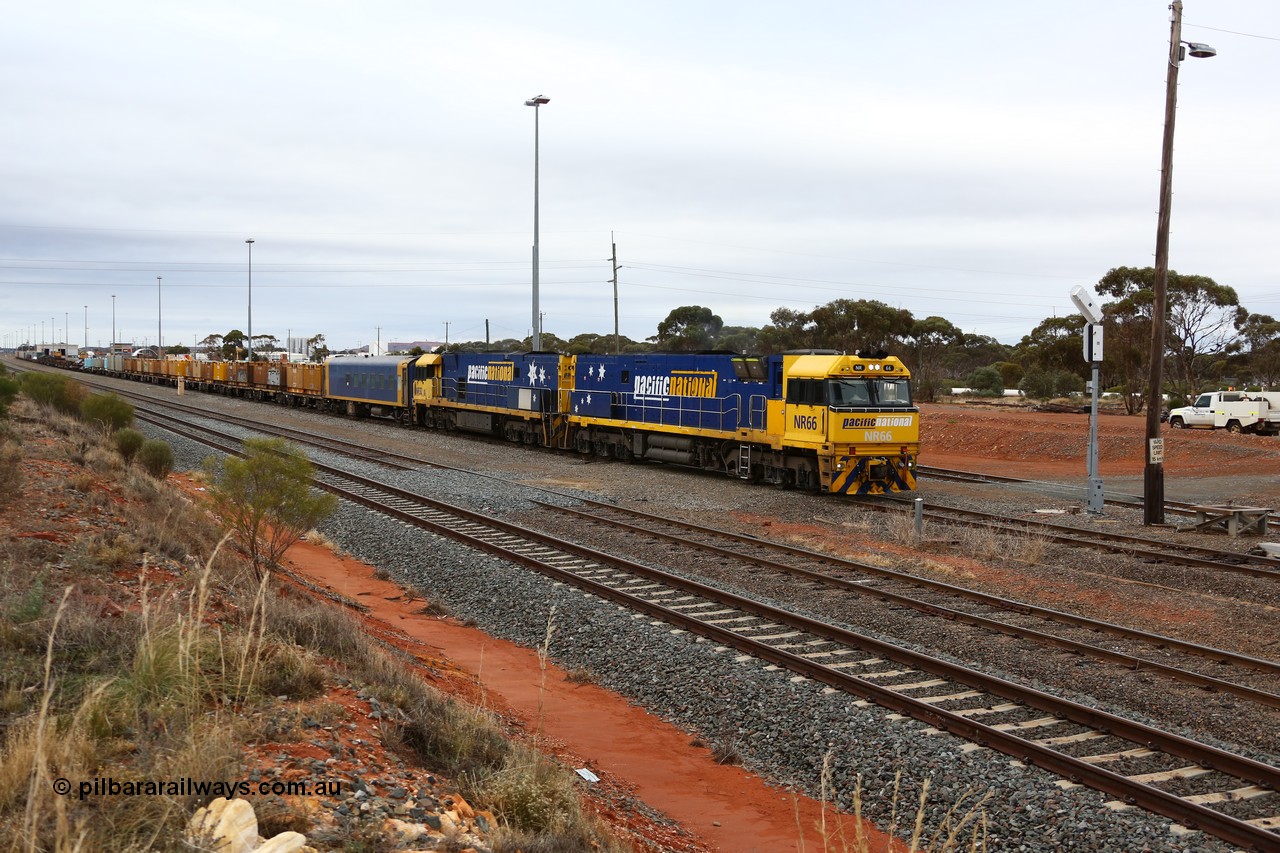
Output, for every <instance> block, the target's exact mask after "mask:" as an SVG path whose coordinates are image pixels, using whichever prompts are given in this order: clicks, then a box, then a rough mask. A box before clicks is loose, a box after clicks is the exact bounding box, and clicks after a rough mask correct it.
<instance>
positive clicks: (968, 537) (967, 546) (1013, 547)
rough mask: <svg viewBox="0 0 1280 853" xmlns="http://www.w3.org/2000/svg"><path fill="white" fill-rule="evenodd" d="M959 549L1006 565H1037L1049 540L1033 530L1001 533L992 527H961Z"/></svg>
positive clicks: (1047, 547)
mask: <svg viewBox="0 0 1280 853" xmlns="http://www.w3.org/2000/svg"><path fill="white" fill-rule="evenodd" d="M957 539H958V540H959V543H960V544H959V546H958V547H959V548H960V549H962V550H963V551H965V552H967V553H969V554H970V555H972V556H976V557H982V558H985V559H989V560H996V561H1000V562H1005V561H1009V560H1013V561H1017V562H1022V563H1031V564H1038V563H1040V561H1042V560H1043V559H1044V556H1045V554H1046V553H1047V551H1048V549H1049V546H1050V545H1051V544H1053V543H1052V540H1050V538H1049V537H1048V536H1046V535H1045V534H1043V533H1040V532H1038V531H1035V530H1026V531H1023V530H1007V529H1005V530H1000V529H996V528H992V527H962V528H960V529H959V530H958V531H957Z"/></svg>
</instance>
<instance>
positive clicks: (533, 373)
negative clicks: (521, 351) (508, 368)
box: [529, 366, 538, 385]
mask: <svg viewBox="0 0 1280 853" xmlns="http://www.w3.org/2000/svg"><path fill="white" fill-rule="evenodd" d="M537 383H538V368H537V367H536V366H534V367H531V368H529V384H530V385H536V384H537Z"/></svg>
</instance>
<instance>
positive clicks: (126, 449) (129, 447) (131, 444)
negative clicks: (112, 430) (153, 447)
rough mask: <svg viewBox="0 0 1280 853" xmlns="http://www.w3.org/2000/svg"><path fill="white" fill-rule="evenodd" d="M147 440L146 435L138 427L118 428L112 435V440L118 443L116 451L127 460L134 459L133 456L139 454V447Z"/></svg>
mask: <svg viewBox="0 0 1280 853" xmlns="http://www.w3.org/2000/svg"><path fill="white" fill-rule="evenodd" d="M146 440H147V437H146V436H145V435H143V434H142V433H140V432H138V431H137V430H136V429H130V428H128V427H125V428H124V429H121V430H116V434H115V435H114V436H112V441H113V442H115V445H116V452H118V453H119V454H120V455H121V456H123V457H124V461H125V462H132V461H133V457H134V456H137V455H138V450H139V448H141V447H142V443H143V442H144V441H146Z"/></svg>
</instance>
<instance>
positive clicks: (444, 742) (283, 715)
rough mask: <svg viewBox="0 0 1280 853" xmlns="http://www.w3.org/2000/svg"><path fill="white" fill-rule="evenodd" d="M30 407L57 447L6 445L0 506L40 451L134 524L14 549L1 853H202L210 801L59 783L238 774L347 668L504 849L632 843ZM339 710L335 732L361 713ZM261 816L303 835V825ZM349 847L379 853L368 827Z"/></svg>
mask: <svg viewBox="0 0 1280 853" xmlns="http://www.w3.org/2000/svg"><path fill="white" fill-rule="evenodd" d="M22 405H23V404H22V403H21V401H20V403H19V404H18V406H16V407H15V408H20V407H21V406H22ZM26 406H27V408H26V409H25V410H26V411H28V412H29V414H30V419H29V421H27V422H26V423H23V424H21V426H22V427H23V428H24V429H44V430H46V434H54V435H56V436H57V440H56V441H54V442H53V443H52V445H48V444H46V443H44V442H26V443H19V442H13V441H10V442H7V443H5V444H4V445H3V446H2V447H0V503H2V502H3V500H4V498H5V497H6V494H5V490H6V489H8V495H7V496H8V497H11V498H15V499H16V497H17V496H18V495H19V494H20V493H21V492H20V487H21V483H22V473H23V466H24V460H23V452H24V451H33V452H34V451H37V450H39V449H40V448H41V447H48V448H49V451H48V452H51V453H52V454H53V455H54V457H55V458H56V459H58V460H59V461H70V462H73V463H74V464H75V469H74V473H72V474H71V475H70V476H69V478H68V480H67V482H66V483H65V484H63V486H62V487H61V488H69V489H74V490H76V491H77V492H78V493H79V495H80V501H81V503H82V505H83V506H86V507H90V508H91V507H93V506H95V505H96V506H100V507H101V506H105V505H106V502H108V501H109V502H112V504H113V505H114V504H115V502H116V501H118V500H119V499H120V498H123V499H124V500H125V501H126V502H127V506H128V507H130V512H131V515H130V517H129V519H128V521H127V523H126V524H124V525H122V526H120V527H118V528H115V529H109V528H103V529H102V530H99V531H92V532H86V533H84V534H83V535H81V536H80V537H79V538H78V539H75V540H74V541H71V542H50V541H44V540H41V539H27V538H19V539H14V540H12V541H0V731H3V738H2V741H0V830H3V831H4V838H5V841H4V842H3V843H0V849H11V850H21V851H35V850H59V851H75V850H85V851H91V850H119V849H173V850H178V849H185V848H184V847H183V842H182V840H181V839H182V829H183V827H184V826H185V823H186V821H187V819H188V818H189V816H190V814H191V812H192V811H193V810H194V809H195V808H196V807H197V806H198V805H201V803H199V802H194V801H187V800H183V799H181V798H164V797H109V796H108V797H98V798H90V799H87V800H85V801H81V800H79V798H78V797H77V796H76V795H75V793H74V792H73V793H72V795H71V796H65V797H64V796H58V795H56V794H55V793H54V792H53V790H52V788H51V782H52V780H53V779H55V778H66V779H68V780H72V781H73V783H78V780H91V779H93V778H94V777H95V776H99V775H111V776H113V777H114V778H117V779H119V778H122V777H125V778H133V779H180V778H192V779H203V780H218V779H234V778H238V777H239V776H240V775H241V774H242V773H243V770H244V768H242V767H240V766H239V763H240V761H241V760H242V758H243V755H244V744H245V743H246V742H248V741H252V740H266V739H269V736H270V735H278V734H282V733H283V729H281V726H284V727H285V728H287V727H288V726H289V725H290V723H289V722H288V721H289V720H290V719H293V717H290V713H291V709H292V707H293V706H292V705H290V704H287V703H285V702H283V701H282V700H280V699H279V698H277V697H281V696H287V697H289V699H290V700H294V699H303V698H308V697H317V696H320V695H322V693H323V691H324V689H325V687H326V684H327V683H328V682H329V681H330V680H331V678H332V677H333V676H334V675H335V674H338V673H340V674H341V675H343V676H345V677H346V678H348V679H350V680H351V682H352V683H355V684H359V685H361V686H362V687H363V688H364V689H367V690H369V692H370V693H371V694H373V695H374V696H377V697H378V698H379V700H380V701H382V702H383V703H384V704H386V705H390V706H394V707H395V708H398V709H399V713H398V714H397V713H394V712H392V713H391V714H390V717H391V718H390V719H388V720H385V721H384V722H385V723H386V725H385V726H384V727H383V728H384V736H385V737H386V739H387V740H388V742H389V743H391V744H393V745H394V746H396V747H397V749H399V750H400V751H401V752H402V753H403V754H405V755H406V756H408V757H409V758H410V759H411V761H412V763H414V764H416V765H418V766H420V767H422V768H423V772H434V773H441V774H443V775H445V776H449V777H452V778H454V779H455V780H456V781H457V783H458V784H459V785H460V786H462V788H463V790H464V792H465V794H466V796H467V797H468V799H469V800H470V801H472V802H473V803H475V804H477V806H478V807H482V808H489V809H491V810H493V811H495V812H496V813H498V814H499V816H500V820H501V823H502V828H501V829H500V830H499V831H498V832H497V833H496V834H495V839H494V849H498V850H513V849H522V850H525V851H530V853H532V851H538V850H542V851H557V850H564V851H569V850H580V849H599V850H606V851H612V850H621V849H623V848H621V847H620V846H618V844H617V843H616V842H615V841H614V840H613V839H612V837H611V836H610V835H609V833H608V831H607V830H606V829H604V828H602V827H601V826H600V825H599V824H597V823H596V822H595V820H594V819H593V818H591V817H590V816H588V815H586V814H584V812H583V811H582V808H581V806H580V804H579V802H578V797H577V792H576V790H575V788H574V786H573V782H572V776H571V774H570V772H569V771H568V770H567V769H566V768H564V767H561V766H560V765H558V764H556V763H554V762H552V761H550V760H548V759H546V758H545V757H543V756H541V755H540V754H538V753H536V752H534V751H533V750H531V749H528V748H526V747H523V746H520V745H518V744H517V743H515V742H513V741H511V740H510V739H509V738H508V735H507V733H506V731H505V730H504V729H503V727H502V725H501V723H500V721H499V720H498V719H497V718H495V717H493V716H492V715H490V714H488V713H486V712H484V711H477V710H476V709H473V708H471V707H469V706H466V705H464V704H462V703H460V702H457V701H455V700H454V699H452V698H451V697H448V696H446V695H444V694H441V693H439V692H438V691H436V690H435V689H434V688H432V687H430V686H429V685H427V683H426V682H425V681H424V680H423V679H422V678H421V677H419V676H418V675H417V673H416V670H415V667H414V666H413V665H411V664H410V662H408V661H406V659H405V657H404V656H403V655H402V654H401V653H399V652H397V651H395V650H393V649H390V648H388V647H384V646H381V645H379V644H378V643H377V642H376V641H374V640H373V639H371V638H370V637H369V636H368V635H367V634H365V633H364V631H363V629H362V626H361V625H360V623H359V622H358V621H357V620H355V619H354V618H353V617H352V616H351V615H350V614H349V613H347V612H345V611H344V610H342V609H340V608H338V607H335V606H332V605H329V604H327V603H321V602H319V601H317V600H315V599H313V598H310V597H309V596H306V595H304V594H302V593H299V592H296V591H291V590H290V589H288V588H285V589H282V588H280V587H279V585H278V584H276V583H275V582H274V580H273V579H272V578H271V576H270V575H265V576H264V577H263V578H262V580H261V582H259V581H258V580H257V579H256V578H255V577H254V575H253V573H252V571H251V569H250V567H249V566H248V565H247V563H246V562H245V561H244V560H243V559H242V558H241V557H239V556H238V555H237V554H236V553H234V550H233V549H231V548H228V547H226V544H225V543H226V538H225V533H224V531H223V530H222V529H221V528H220V527H219V526H217V525H216V524H215V523H213V522H212V521H211V519H210V517H209V516H208V514H207V513H206V512H204V511H203V510H202V509H200V508H198V507H193V506H192V505H190V504H189V503H188V502H187V501H186V500H184V499H183V498H182V497H181V496H180V495H179V494H177V493H176V492H174V491H172V490H170V488H169V487H168V486H167V485H166V484H164V483H160V482H157V481H156V480H154V479H153V478H151V477H149V476H147V475H146V474H145V473H143V472H141V471H139V470H138V469H137V468H136V467H135V466H126V465H125V464H124V463H123V461H122V460H121V459H120V457H119V455H118V454H117V453H116V452H115V451H114V450H113V449H112V447H111V446H110V445H109V444H108V443H106V442H105V440H104V439H103V437H102V436H101V435H100V433H99V432H98V431H93V430H89V429H87V428H86V427H85V426H83V425H82V424H80V423H78V422H77V421H75V420H74V419H72V418H69V417H65V416H62V415H58V414H53V413H51V412H49V411H48V410H39V411H37V410H36V409H35V407H31V406H30V405H29V404H26ZM3 426H4V430H0V431H5V430H7V429H8V425H3ZM6 434H7V432H6ZM95 475H98V477H97V478H95ZM102 478H105V480H107V481H108V482H109V483H110V489H111V494H108V493H107V490H106V488H105V487H104V485H103V483H102V482H101V481H100V480H101V479H102ZM47 487H50V488H52V489H53V491H54V493H56V492H57V489H58V488H60V487H59V486H57V485H56V484H47ZM100 495H101V496H102V497H99V496H100ZM309 538H310V539H311V540H312V541H317V540H320V539H321V537H319V536H318V535H317V534H314V533H313V534H312V535H311V536H310V537H309ZM122 576H123V577H129V576H133V577H134V578H136V579H135V580H133V581H129V582H128V583H127V586H128V587H129V588H131V589H133V590H135V591H136V597H134V598H130V597H129V596H128V595H126V594H123V593H122V592H121V589H122V585H121V580H120V579H121V577H122ZM148 579H150V580H148ZM122 595H124V597H123V598H122V597H121V596H122ZM104 602H106V603H104ZM550 630H551V629H550V628H549V635H548V636H550ZM548 642H549V640H548ZM321 704H322V706H323V703H321ZM328 707H329V708H330V711H331V715H332V716H333V717H334V721H335V722H336V720H337V719H338V718H340V717H342V715H343V714H345V711H344V710H343V709H342V707H341V706H340V705H337V704H333V703H330V704H329V706H328ZM293 716H294V717H297V714H296V713H294V715H293ZM294 723H295V724H296V723H297V720H295V721H294ZM102 768H111V771H110V773H109V774H106V773H104V772H103V770H102ZM264 821H265V822H264V824H263V826H265V827H273V826H275V827H277V831H279V830H283V829H296V830H299V831H304V832H305V831H306V828H305V827H304V826H302V825H301V823H300V822H299V819H298V816H297V815H296V814H292V813H283V812H282V813H280V814H275V815H271V814H268V815H264ZM350 838H351V840H352V843H353V844H359V845H362V846H363V849H380V847H381V845H382V841H381V840H380V839H379V838H378V834H377V830H376V827H366V826H363V825H360V824H358V822H357V823H354V824H353V825H352V827H351V832H350Z"/></svg>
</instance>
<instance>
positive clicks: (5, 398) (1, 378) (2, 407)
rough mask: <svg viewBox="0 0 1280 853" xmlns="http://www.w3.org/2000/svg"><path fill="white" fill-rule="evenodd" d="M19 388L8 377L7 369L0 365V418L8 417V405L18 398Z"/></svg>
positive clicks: (14, 380)
mask: <svg viewBox="0 0 1280 853" xmlns="http://www.w3.org/2000/svg"><path fill="white" fill-rule="evenodd" d="M21 388H22V385H21V383H20V382H19V381H18V380H17V379H15V378H14V377H12V376H10V375H9V371H8V369H6V368H5V366H4V365H3V364H0V418H6V417H8V416H9V405H10V404H11V403H13V401H14V398H15V397H17V396H18V392H19V391H20V390H21Z"/></svg>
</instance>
